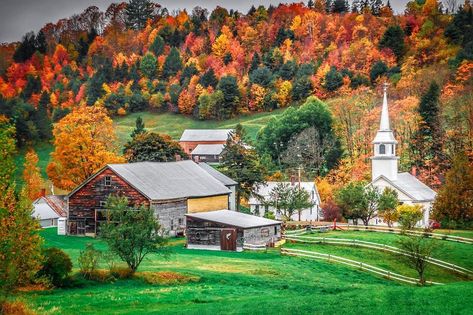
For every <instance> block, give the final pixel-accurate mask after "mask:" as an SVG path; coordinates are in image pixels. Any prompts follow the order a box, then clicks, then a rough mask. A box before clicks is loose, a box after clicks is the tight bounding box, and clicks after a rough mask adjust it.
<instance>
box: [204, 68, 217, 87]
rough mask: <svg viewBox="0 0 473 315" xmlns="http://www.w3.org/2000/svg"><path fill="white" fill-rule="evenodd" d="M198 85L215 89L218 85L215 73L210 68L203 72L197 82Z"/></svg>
mask: <svg viewBox="0 0 473 315" xmlns="http://www.w3.org/2000/svg"><path fill="white" fill-rule="evenodd" d="M199 83H200V84H201V85H202V86H203V87H209V86H211V87H213V88H215V87H216V86H217V84H218V79H217V77H216V76H215V71H214V69H213V68H210V69H209V70H207V71H205V73H204V74H203V75H202V77H201V78H200V80H199Z"/></svg>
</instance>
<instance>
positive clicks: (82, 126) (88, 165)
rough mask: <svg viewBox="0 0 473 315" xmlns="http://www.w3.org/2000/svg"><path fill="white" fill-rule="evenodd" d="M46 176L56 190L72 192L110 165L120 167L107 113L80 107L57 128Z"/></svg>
mask: <svg viewBox="0 0 473 315" xmlns="http://www.w3.org/2000/svg"><path fill="white" fill-rule="evenodd" d="M53 134H54V145H55V147H56V149H55V150H54V152H52V153H51V162H50V163H49V165H48V167H47V173H48V176H49V178H50V179H51V180H52V182H53V183H54V185H55V186H57V187H59V188H61V189H66V190H67V189H72V188H74V187H75V186H76V185H78V184H80V183H81V182H82V181H84V180H85V179H86V178H88V177H89V176H91V175H92V174H94V172H96V171H97V170H98V169H100V168H101V167H103V166H104V165H106V164H108V163H121V162H124V159H123V158H122V157H121V156H119V155H118V154H117V152H118V146H117V145H116V136H115V132H114V129H113V123H112V120H111V119H110V117H108V116H107V113H106V110H105V109H104V108H101V107H97V106H92V107H88V106H80V107H78V108H76V109H75V110H74V111H72V112H71V113H70V114H68V115H67V116H66V117H64V118H63V119H62V120H61V121H60V122H59V123H57V124H56V125H55V126H54V130H53Z"/></svg>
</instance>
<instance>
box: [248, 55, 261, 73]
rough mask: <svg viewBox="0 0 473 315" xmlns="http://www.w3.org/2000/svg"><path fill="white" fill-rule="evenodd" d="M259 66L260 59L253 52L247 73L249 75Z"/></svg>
mask: <svg viewBox="0 0 473 315" xmlns="http://www.w3.org/2000/svg"><path fill="white" fill-rule="evenodd" d="M260 64H261V58H260V56H259V55H258V53H257V52H255V53H254V54H253V58H252V59H251V65H250V69H249V70H248V73H251V72H252V71H253V70H256V69H258V67H259V65H260Z"/></svg>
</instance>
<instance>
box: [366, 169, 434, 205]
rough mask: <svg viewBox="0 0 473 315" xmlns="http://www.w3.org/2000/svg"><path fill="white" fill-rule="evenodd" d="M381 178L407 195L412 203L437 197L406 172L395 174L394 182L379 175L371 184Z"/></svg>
mask: <svg viewBox="0 0 473 315" xmlns="http://www.w3.org/2000/svg"><path fill="white" fill-rule="evenodd" d="M381 177H382V178H383V179H384V180H386V181H387V182H389V183H390V184H392V185H393V186H394V187H396V188H397V189H399V190H400V191H402V192H403V193H405V194H406V195H408V196H409V197H410V198H412V200H413V201H417V202H422V201H432V200H434V199H435V197H436V196H437V193H436V192H435V191H434V190H432V189H431V188H430V187H429V186H427V185H426V184H424V183H423V182H421V181H420V180H418V179H417V178H416V177H415V176H414V175H411V174H409V173H407V172H406V173H399V174H397V179H396V180H391V179H388V178H387V177H385V176H382V175H381V176H379V177H378V178H376V179H375V180H374V181H373V183H374V182H376V181H377V180H378V179H379V178H381Z"/></svg>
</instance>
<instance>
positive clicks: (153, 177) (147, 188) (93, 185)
mask: <svg viewBox="0 0 473 315" xmlns="http://www.w3.org/2000/svg"><path fill="white" fill-rule="evenodd" d="M230 194H231V190H230V189H229V188H227V187H226V186H225V185H224V184H223V183H222V182H221V181H219V180H217V179H216V178H215V177H214V176H213V175H211V174H209V173H208V172H207V171H206V170H205V169H203V168H202V167H200V166H199V165H198V164H197V163H195V162H193V161H189V160H188V161H178V162H166V163H158V162H139V163H128V164H109V165H107V166H105V167H103V168H102V169H101V170H100V171H98V172H97V173H96V174H94V175H93V176H91V177H90V178H89V179H87V180H86V181H84V182H83V183H82V184H81V185H79V186H78V187H77V188H76V189H74V190H73V191H72V192H71V193H70V194H69V195H68V196H67V198H66V199H67V203H68V222H67V224H68V228H67V230H68V233H69V234H77V235H96V234H97V233H98V232H99V230H100V224H101V223H102V222H104V221H105V220H106V216H105V211H106V209H105V204H106V201H107V198H108V196H110V195H120V196H126V197H127V198H128V200H129V202H130V205H145V206H150V207H151V208H152V209H154V212H155V214H156V217H157V218H158V219H159V221H160V223H161V226H162V227H163V228H164V229H165V230H166V231H167V232H169V234H170V235H175V234H177V233H182V232H184V228H185V216H184V215H185V214H186V213H195V212H206V211H214V210H221V209H228V207H229V205H230V203H229V195H230Z"/></svg>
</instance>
